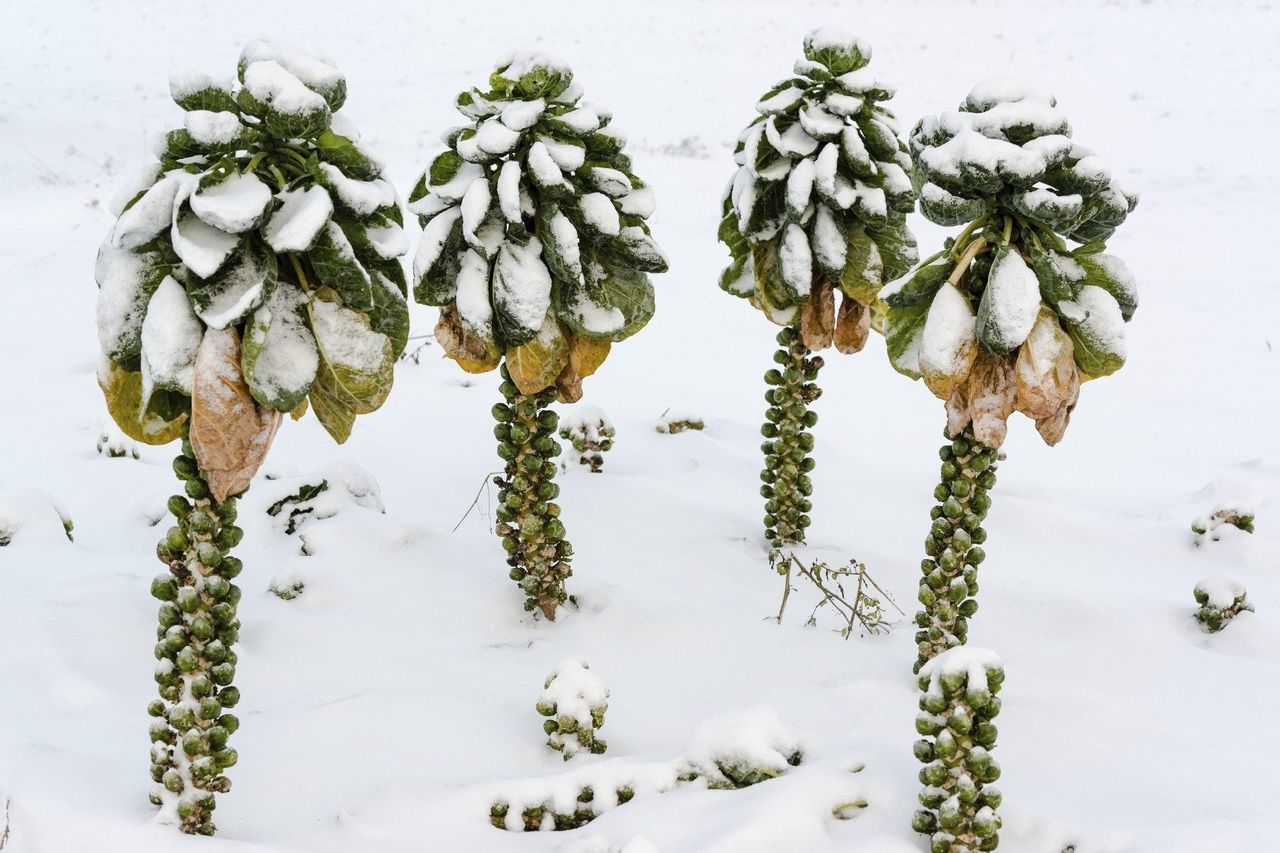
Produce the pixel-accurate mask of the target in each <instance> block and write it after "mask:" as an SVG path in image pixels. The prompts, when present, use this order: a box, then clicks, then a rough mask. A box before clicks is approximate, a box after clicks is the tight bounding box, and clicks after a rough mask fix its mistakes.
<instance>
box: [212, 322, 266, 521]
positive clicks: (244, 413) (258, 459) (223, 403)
mask: <svg viewBox="0 0 1280 853" xmlns="http://www.w3.org/2000/svg"><path fill="white" fill-rule="evenodd" d="M279 426H280V413H279V412H274V411H271V410H269V409H263V408H261V407H260V406H259V405H258V404H257V403H256V402H255V401H254V399H253V395H252V394H250V393H249V386H248V385H246V384H245V381H244V376H243V375H241V373H240V335H239V334H238V333H237V332H236V330H235V329H234V328H229V329H223V330H216V329H209V330H207V331H206V332H205V335H204V339H203V340H202V341H201V342H200V349H199V350H198V351H197V352H196V367H195V380H194V382H193V386H192V395H191V435H190V438H191V449H192V450H193V451H194V452H195V457H196V462H197V463H198V464H199V465H200V470H201V471H202V472H204V476H205V479H206V480H207V481H208V483H209V490H210V491H211V492H213V497H214V499H215V500H216V501H218V502H219V503H221V502H222V501H224V500H226V499H227V498H228V497H231V496H232V495H238V494H240V493H241V492H243V491H244V490H245V489H247V488H249V483H250V481H251V480H252V479H253V475H254V474H255V473H257V470H258V467H259V466H260V465H261V464H262V461H263V460H264V459H266V456H267V450H268V449H270V447H271V440H272V439H273V438H275V434H276V429H277V428H278V427H279Z"/></svg>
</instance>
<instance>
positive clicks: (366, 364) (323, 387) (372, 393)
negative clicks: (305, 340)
mask: <svg viewBox="0 0 1280 853" xmlns="http://www.w3.org/2000/svg"><path fill="white" fill-rule="evenodd" d="M310 312H311V329H312V331H313V333H314V334H315V338H316V348H317V350H318V351H319V356H320V357H319V364H318V368H317V371H316V378H315V382H314V383H313V384H312V386H311V390H310V393H309V394H308V398H309V399H310V401H311V407H312V409H314V410H315V413H316V417H317V418H318V419H319V420H320V423H321V424H322V425H323V426H324V428H325V429H326V430H327V431H328V432H329V434H330V435H331V436H333V438H334V440H335V441H337V442H338V443H339V444H341V443H342V442H344V441H346V440H347V438H349V437H350V435H351V427H352V425H353V424H354V423H355V416H356V415H360V414H367V413H369V412H372V411H375V410H377V409H378V407H379V406H381V405H382V404H383V402H385V401H386V399H387V395H388V394H390V393H391V383H392V381H393V379H394V378H395V370H394V367H395V353H394V352H393V351H392V345H391V341H390V339H388V338H387V336H386V335H384V334H382V333H380V332H377V331H374V330H373V328H372V327H371V326H370V323H369V318H368V316H366V315H365V314H363V313H361V312H359V311H355V310H352V309H350V308H347V307H345V306H343V305H341V304H339V303H338V302H337V301H336V294H335V293H333V292H332V291H327V289H325V288H322V289H321V290H320V291H318V292H317V294H316V296H315V297H314V298H313V299H312V302H311V308H310Z"/></svg>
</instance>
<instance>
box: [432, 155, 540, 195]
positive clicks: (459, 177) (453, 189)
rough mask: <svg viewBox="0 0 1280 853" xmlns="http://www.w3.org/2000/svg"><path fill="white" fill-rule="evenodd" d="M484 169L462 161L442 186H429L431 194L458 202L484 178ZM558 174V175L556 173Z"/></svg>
mask: <svg viewBox="0 0 1280 853" xmlns="http://www.w3.org/2000/svg"><path fill="white" fill-rule="evenodd" d="M484 174H485V172H484V167H483V166H481V165H480V164H479V163H472V162H471V161H469V160H468V161H464V162H463V164H462V165H461V166H460V167H459V168H458V173H457V174H456V175H454V176H453V177H452V178H450V179H449V180H448V181H446V182H445V183H443V184H431V192H432V193H434V194H435V195H438V196H440V197H441V198H447V199H449V200H451V201H459V200H461V198H462V197H463V196H464V195H466V193H467V190H468V189H470V188H471V185H472V184H473V183H475V181H476V180H477V179H479V178H483V177H484ZM557 174H558V173H557Z"/></svg>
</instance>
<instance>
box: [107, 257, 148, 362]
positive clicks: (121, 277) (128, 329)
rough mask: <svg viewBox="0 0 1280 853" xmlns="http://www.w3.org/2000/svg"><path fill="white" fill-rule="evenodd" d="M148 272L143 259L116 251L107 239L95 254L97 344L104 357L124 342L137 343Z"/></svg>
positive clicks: (145, 301) (145, 304) (144, 306)
mask: <svg viewBox="0 0 1280 853" xmlns="http://www.w3.org/2000/svg"><path fill="white" fill-rule="evenodd" d="M147 268H148V265H147V259H146V258H145V257H143V256H141V255H139V254H137V253H136V252H131V251H128V250H126V249H117V248H115V247H114V246H112V245H111V241H110V239H108V240H106V241H105V242H103V244H102V247H101V248H100V249H99V250H98V257H97V259H96V261H95V263H94V280H95V281H97V283H98V304H97V311H96V317H97V326H98V342H99V344H100V345H101V347H102V352H103V353H106V354H109V353H112V352H115V351H116V350H117V348H118V347H119V346H120V345H121V344H122V342H124V341H126V340H129V339H133V340H135V341H136V339H137V335H138V334H139V332H140V330H141V328H142V318H143V315H145V314H146V310H147V302H148V300H147V299H145V298H144V296H145V291H143V289H142V283H143V278H144V276H145V275H146V272H147Z"/></svg>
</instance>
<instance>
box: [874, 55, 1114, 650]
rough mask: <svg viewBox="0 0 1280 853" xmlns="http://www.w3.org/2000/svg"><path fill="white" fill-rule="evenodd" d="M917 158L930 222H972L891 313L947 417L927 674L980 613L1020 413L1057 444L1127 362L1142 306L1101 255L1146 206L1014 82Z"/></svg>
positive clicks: (978, 100)
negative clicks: (994, 502)
mask: <svg viewBox="0 0 1280 853" xmlns="http://www.w3.org/2000/svg"><path fill="white" fill-rule="evenodd" d="M911 153H912V157H913V158H914V161H915V164H916V170H917V177H918V180H920V181H921V182H922V183H923V186H922V189H921V192H920V208H921V210H922V211H923V213H924V215H925V216H926V217H928V218H929V219H930V220H931V221H933V222H935V223H937V224H939V225H944V226H958V225H963V226H964V227H963V229H962V230H961V231H960V232H959V233H958V234H957V235H956V236H955V237H954V238H948V240H947V241H946V245H945V246H944V248H943V249H942V251H940V252H938V253H937V254H935V255H933V256H931V257H929V258H927V259H926V260H925V261H924V262H922V263H921V265H920V266H919V267H918V268H917V269H916V270H915V272H914V273H913V274H912V275H911V277H910V278H908V279H907V280H906V281H905V282H904V283H903V284H902V285H901V286H900V287H898V288H897V289H896V290H895V291H894V292H892V293H890V294H888V295H886V296H885V297H884V299H883V306H882V308H883V311H884V314H885V340H886V343H887V345H888V352H889V358H890V361H891V362H892V364H893V366H894V368H896V369H897V370H898V371H899V372H900V373H903V374H905V375H907V376H910V377H911V378H913V379H920V378H923V379H924V382H925V385H927V386H928V388H929V390H930V391H932V392H933V393H934V394H935V395H936V396H937V397H938V398H939V399H940V400H942V401H943V402H944V403H945V404H946V412H947V427H946V437H947V444H946V445H944V446H943V448H942V451H941V456H942V482H941V484H940V485H939V486H938V488H937V489H936V490H935V493H934V497H935V499H936V500H937V504H936V505H935V506H934V507H933V510H932V517H933V526H932V527H931V529H930V532H929V536H928V538H927V540H926V542H925V553H926V555H927V558H926V559H925V560H924V561H923V563H922V569H923V578H922V580H921V583H920V592H919V598H920V602H921V604H922V605H923V606H924V609H923V610H922V611H921V612H920V613H919V614H918V615H917V616H916V624H917V626H918V628H919V631H918V632H917V634H916V639H917V641H918V643H919V658H918V659H917V661H916V669H917V670H919V668H920V667H921V666H922V665H923V664H924V662H925V661H927V660H929V659H930V658H931V657H933V656H934V655H936V654H938V653H939V652H941V651H943V650H945V649H947V648H949V647H951V646H955V645H959V644H962V643H963V642H964V641H965V637H966V634H967V629H968V624H967V620H968V618H969V617H971V616H972V615H973V614H974V612H975V611H976V610H977V602H976V600H974V598H973V596H974V595H975V594H976V593H977V591H978V583H977V567H978V565H979V564H981V562H982V560H983V558H984V557H985V553H984V551H983V549H982V548H981V547H980V545H981V543H982V542H983V541H985V539H986V531H985V530H984V529H983V528H982V521H983V519H984V518H985V516H986V513H987V510H988V508H989V507H990V505H991V499H990V497H989V495H988V492H989V491H990V490H991V488H992V487H993V486H994V485H995V465H996V462H997V459H998V457H999V456H1000V451H999V448H1000V446H1001V444H1002V443H1003V442H1004V439H1005V433H1006V429H1007V421H1008V418H1009V416H1010V415H1011V414H1012V413H1013V412H1015V411H1017V412H1022V413H1023V414H1025V415H1026V416H1027V417H1029V418H1031V419H1033V420H1034V421H1035V423H1036V429H1037V430H1039V432H1040V435H1041V437H1042V438H1043V439H1044V441H1045V442H1046V443H1047V444H1050V445H1053V444H1056V443H1057V442H1058V441H1059V440H1060V439H1061V438H1062V435H1063V433H1064V431H1065V430H1066V428H1067V422H1068V420H1069V418H1070V416H1071V412H1072V410H1073V409H1074V408H1075V405H1076V401H1077V399H1078V397H1079V393H1080V385H1081V383H1082V382H1086V381H1088V380H1090V379H1096V378H1098V377H1102V376H1107V375H1109V374H1111V373H1114V372H1115V371H1116V370H1119V369H1120V367H1121V366H1122V365H1123V364H1124V356H1125V348H1124V324H1125V323H1126V322H1127V321H1128V320H1129V318H1130V317H1132V316H1133V312H1134V309H1135V308H1136V307H1137V296H1136V293H1135V291H1134V283H1133V277H1132V276H1131V275H1130V273H1129V271H1128V269H1127V268H1126V267H1125V265H1124V263H1123V262H1122V261H1121V260H1120V259H1119V258H1116V257H1115V256H1113V255H1108V254H1106V253H1105V252H1104V249H1105V246H1106V243H1105V241H1106V239H1107V238H1108V237H1110V236H1111V234H1112V232H1113V231H1114V230H1115V229H1116V227H1117V226H1119V225H1120V224H1121V223H1122V222H1123V221H1124V220H1125V217H1126V216H1128V214H1129V212H1130V211H1131V210H1132V209H1133V207H1134V205H1135V204H1136V203H1137V197H1136V196H1134V195H1132V194H1130V193H1128V192H1126V191H1123V190H1121V189H1119V188H1118V187H1117V186H1116V184H1115V183H1114V182H1113V181H1112V179H1111V173H1110V171H1109V170H1108V169H1107V167H1106V166H1105V165H1103V164H1102V162H1101V161H1100V160H1099V159H1098V158H1097V157H1095V156H1094V155H1093V154H1092V153H1091V152H1090V151H1089V150H1088V149H1086V148H1084V147H1082V146H1080V145H1078V144H1076V143H1075V142H1074V141H1072V139H1071V127H1070V125H1069V124H1068V123H1067V120H1066V118H1065V117H1064V116H1063V115H1062V113H1061V112H1060V111H1059V110H1058V109H1057V108H1056V101H1055V99H1054V98H1053V96H1052V95H1050V94H1048V93H1045V92H1042V91H1039V90H1036V89H1034V88H1031V87H1027V86H1021V85H1018V84H1013V83H1007V82H1002V81H992V82H989V83H984V84H980V85H979V86H977V87H976V88H974V90H973V91H972V92H970V93H969V96H968V97H967V98H966V99H965V102H964V103H963V104H962V105H961V107H960V109H959V110H958V111H955V112H946V113H942V114H939V115H936V116H932V117H929V118H926V119H923V120H921V121H920V122H919V123H918V124H917V125H916V126H915V129H914V130H913V131H912V133H911ZM1068 241H1070V242H1071V243H1075V244H1076V247H1075V248H1070V246H1069V242H1068Z"/></svg>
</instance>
